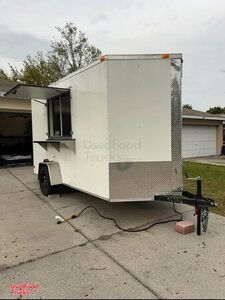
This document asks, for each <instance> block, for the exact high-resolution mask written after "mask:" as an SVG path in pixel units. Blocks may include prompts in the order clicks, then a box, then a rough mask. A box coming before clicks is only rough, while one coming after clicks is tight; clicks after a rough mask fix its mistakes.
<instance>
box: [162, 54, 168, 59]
mask: <svg viewBox="0 0 225 300" xmlns="http://www.w3.org/2000/svg"><path fill="white" fill-rule="evenodd" d="M169 57H170V55H169V54H162V58H169Z"/></svg>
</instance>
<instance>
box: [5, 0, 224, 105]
mask: <svg viewBox="0 0 225 300" xmlns="http://www.w3.org/2000/svg"><path fill="white" fill-rule="evenodd" d="M0 12H1V18H0V66H1V67H4V68H6V69H8V63H13V64H15V65H17V66H21V63H22V60H23V58H24V57H25V56H26V55H27V54H35V53H36V51H38V50H39V51H43V52H45V51H46V50H47V49H48V47H49V44H50V40H52V39H56V38H57V32H56V30H55V26H64V25H65V23H66V22H69V21H71V22H73V23H74V24H75V25H76V26H77V27H78V28H79V29H80V30H82V31H84V32H86V34H87V36H88V38H89V40H90V42H91V43H93V44H94V45H96V46H97V47H99V48H100V49H101V50H102V52H104V53H107V54H111V53H168V52H182V53H183V58H184V66H183V67H184V68H183V102H184V103H190V104H192V105H193V108H195V109H200V110H206V109H208V108H209V107H210V106H215V105H221V106H225V56H224V53H225V38H224V37H225V1H223V0H214V1H209V0H198V1H196V0H195V1H192V0H170V1H167V0H157V1H156V0H82V1H81V0H38V1H34V0H0Z"/></svg>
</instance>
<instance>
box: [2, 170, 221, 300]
mask: <svg viewBox="0 0 225 300" xmlns="http://www.w3.org/2000/svg"><path fill="white" fill-rule="evenodd" d="M90 204H91V205H94V206H95V207H96V208H98V209H99V211H101V212H102V213H103V214H104V215H108V216H113V217H115V218H116V219H117V220H118V222H119V224H120V225H121V226H123V227H126V228H133V227H137V226H139V225H142V224H148V223H151V222H153V221H156V220H159V219H164V218H168V217H171V218H174V212H173V209H172V206H171V205H170V204H167V203H155V202H150V203H136V204H135V203H133V204H128V203H120V204H109V203H107V202H105V201H103V200H99V199H97V198H95V197H92V196H88V195H86V194H84V193H81V192H77V191H73V192H67V193H65V194H62V196H61V197H60V198H58V197H52V198H46V197H44V196H42V195H41V194H40V190H39V187H38V182H37V177H36V175H33V174H32V168H30V167H20V168H10V169H2V170H0V228H1V229H0V258H1V260H0V295H1V298H18V297H19V296H18V295H13V294H12V293H11V292H12V291H13V293H14V294H15V293H16V292H17V291H18V289H19V286H18V285H21V284H26V285H27V284H29V287H28V286H24V287H23V291H25V292H26V291H28V292H30V293H32V294H29V295H23V296H22V298H39V299H40V298H104V299H105V298H107V299H108V298H117V299H118V298H133V299H134V298H150V299H155V298H177V299H180V298H207V299H208V298H225V251H224V249H225V218H223V217H221V216H218V215H215V214H211V215H210V222H209V228H208V231H207V232H206V233H203V234H202V235H201V236H196V233H192V234H189V235H181V234H178V233H176V232H175V230H174V225H175V223H168V224H164V225H158V226H156V227H153V228H151V229H150V230H148V231H145V232H140V233H126V232H122V231H120V230H119V229H118V228H116V227H115V225H114V224H113V223H112V222H111V221H107V220H103V219H101V218H100V217H99V216H98V215H96V213H95V212H94V211H86V212H85V213H84V214H83V215H81V216H80V217H79V218H78V219H73V220H72V221H70V222H69V223H63V224H60V225H57V224H56V223H55V220H54V217H55V215H56V214H60V215H62V216H69V215H71V214H72V213H74V212H79V211H80V210H81V209H82V208H84V207H86V206H87V205H90ZM177 209H178V210H180V211H181V210H182V211H183V212H184V218H185V219H189V220H190V219H191V220H195V218H194V216H193V209H192V208H191V207H189V206H184V205H183V206H182V205H179V206H177Z"/></svg>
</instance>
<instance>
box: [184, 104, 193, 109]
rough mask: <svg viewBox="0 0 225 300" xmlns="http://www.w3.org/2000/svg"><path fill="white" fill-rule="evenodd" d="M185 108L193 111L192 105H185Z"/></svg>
mask: <svg viewBox="0 0 225 300" xmlns="http://www.w3.org/2000/svg"><path fill="white" fill-rule="evenodd" d="M183 108H189V109H192V105H191V104H184V105H183Z"/></svg>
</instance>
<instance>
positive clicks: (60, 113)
mask: <svg viewBox="0 0 225 300" xmlns="http://www.w3.org/2000/svg"><path fill="white" fill-rule="evenodd" d="M48 120H49V138H63V137H67V138H69V137H71V136H72V132H71V112H70V96H69V95H68V94H66V95H62V96H58V97H55V98H52V99H49V100H48Z"/></svg>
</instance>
